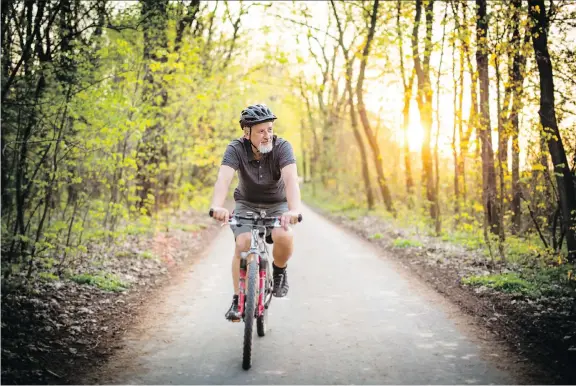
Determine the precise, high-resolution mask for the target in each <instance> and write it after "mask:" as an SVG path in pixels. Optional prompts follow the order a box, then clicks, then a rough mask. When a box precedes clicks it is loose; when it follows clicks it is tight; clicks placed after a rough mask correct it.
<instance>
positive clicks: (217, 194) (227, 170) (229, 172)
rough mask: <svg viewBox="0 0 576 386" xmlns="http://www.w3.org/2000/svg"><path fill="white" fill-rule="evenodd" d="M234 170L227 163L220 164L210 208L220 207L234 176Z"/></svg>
mask: <svg viewBox="0 0 576 386" xmlns="http://www.w3.org/2000/svg"><path fill="white" fill-rule="evenodd" d="M234 172H235V170H234V169H232V168H231V167H230V166H228V165H222V166H220V170H219V171H218V179H217V180H216V184H214V195H213V196H212V208H221V207H222V206H223V205H224V200H225V199H226V193H228V188H229V187H230V182H232V178H234Z"/></svg>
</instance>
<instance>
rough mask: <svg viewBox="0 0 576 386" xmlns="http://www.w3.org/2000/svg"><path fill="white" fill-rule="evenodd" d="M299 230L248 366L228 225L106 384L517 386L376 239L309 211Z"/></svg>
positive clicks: (150, 315) (106, 373) (169, 292)
mask: <svg viewBox="0 0 576 386" xmlns="http://www.w3.org/2000/svg"><path fill="white" fill-rule="evenodd" d="M303 214H304V222H303V223H301V224H299V225H298V226H296V227H295V233H296V237H297V239H296V251H295V254H294V256H293V258H292V260H291V261H290V263H289V279H290V293H289V295H288V297H287V298H284V299H277V298H274V299H273V300H272V304H271V308H270V316H269V327H270V329H271V330H270V331H269V332H268V334H267V336H266V337H264V338H259V337H258V336H257V335H255V337H254V340H255V343H254V354H253V361H252V368H251V369H250V370H249V371H244V370H242V368H241V358H242V333H243V324H240V323H236V324H232V323H229V322H227V321H226V320H225V319H224V313H225V311H226V310H227V308H228V306H229V303H230V300H231V293H232V289H231V288H232V283H231V278H230V275H231V274H230V260H231V254H232V250H233V240H232V237H231V231H230V230H229V229H228V228H227V227H226V228H223V229H222V233H221V234H220V235H219V236H218V237H217V238H216V240H215V242H214V243H213V245H212V246H211V247H210V249H209V250H208V251H207V252H206V256H205V257H203V258H202V259H201V260H200V261H199V262H197V263H196V264H195V265H194V266H193V267H192V268H188V269H189V272H184V273H183V275H182V276H183V277H182V279H181V280H180V282H179V283H178V285H173V286H171V287H169V288H168V289H166V290H165V291H163V292H162V293H161V295H162V296H161V298H158V299H153V300H152V301H151V304H150V306H149V308H148V311H147V317H145V318H144V321H143V322H142V323H141V324H140V325H138V326H135V328H134V329H133V330H132V331H131V332H130V333H128V334H127V336H126V338H125V342H124V343H125V345H126V346H125V348H124V349H122V350H120V352H119V353H118V354H117V355H116V357H115V358H113V359H112V360H111V361H110V364H109V365H108V366H107V367H106V368H105V369H103V370H102V371H101V374H102V375H101V376H100V378H99V379H98V382H101V383H102V382H105V383H116V384H118V383H122V384H390V383H392V384H423V383H425V384H454V383H457V384H468V383H469V384H476V383H481V384H487V383H499V384H502V383H507V384H511V383H516V382H518V380H516V379H514V377H512V376H511V375H510V374H508V373H507V372H506V371H504V370H500V369H499V368H498V367H497V363H498V362H500V361H501V360H503V358H502V356H503V355H505V354H502V353H501V352H498V350H497V349H496V348H495V347H496V346H494V345H486V344H484V346H480V344H481V343H482V342H483V341H482V340H480V339H476V338H474V335H475V334H474V332H473V330H472V329H471V328H470V326H468V324H469V323H468V322H467V320H466V319H465V318H464V317H463V316H461V315H459V313H458V312H457V311H456V310H455V309H454V307H452V306H450V305H448V304H447V303H446V302H445V301H444V300H443V299H442V298H441V297H440V296H439V295H437V294H435V293H433V292H432V291H431V290H427V289H426V288H425V287H424V286H423V285H422V284H421V283H418V282H417V281H416V279H414V278H411V275H410V274H409V273H407V272H402V271H401V270H399V268H398V266H397V265H396V263H394V262H392V261H390V260H388V259H386V257H382V252H379V251H378V250H377V249H376V248H375V247H374V246H372V245H371V244H370V243H368V242H366V241H363V240H361V239H360V238H358V237H357V236H355V235H353V234H351V233H349V232H347V231H345V230H343V229H341V228H339V227H337V226H335V225H333V224H332V223H330V222H328V221H327V220H325V219H324V218H322V217H321V216H319V215H317V214H316V213H314V212H312V211H311V210H309V209H306V210H305V211H304V212H303Z"/></svg>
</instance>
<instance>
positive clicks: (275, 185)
mask: <svg viewBox="0 0 576 386" xmlns="http://www.w3.org/2000/svg"><path fill="white" fill-rule="evenodd" d="M276 119H277V118H276V116H275V115H274V114H272V111H270V109H269V108H268V107H266V106H265V105H261V104H257V105H252V106H248V107H247V108H246V109H244V110H242V113H241V114H240V127H241V128H242V130H243V131H244V136H243V137H241V138H238V139H235V140H233V141H232V142H230V144H228V146H227V147H226V151H225V153H224V157H223V159H222V163H221V165H220V170H219V172H218V179H217V180H216V184H215V185H214V195H213V198H212V206H211V208H212V209H213V211H214V214H213V218H215V219H216V220H219V221H222V222H223V223H227V222H228V219H229V213H228V210H227V209H226V208H223V207H222V206H223V205H224V200H225V198H226V193H227V192H228V188H229V186H230V183H231V181H232V178H233V177H234V172H235V171H237V172H238V180H239V181H238V186H237V187H236V189H235V190H234V201H235V208H234V212H233V213H234V214H238V215H241V216H245V215H246V213H247V212H256V213H259V212H260V211H261V210H265V211H266V215H267V216H279V217H281V220H280V223H281V225H282V228H274V229H272V240H270V239H267V241H268V242H269V243H271V242H272V241H273V242H274V251H273V257H274V262H273V263H272V268H273V278H274V289H273V294H274V296H276V297H284V296H286V295H287V294H288V276H287V273H286V267H287V262H288V260H289V259H290V256H291V255H292V250H293V244H294V236H293V233H292V230H291V229H290V227H289V225H290V224H296V223H297V222H298V215H299V214H300V212H299V210H300V187H299V186H298V172H297V168H296V159H295V157H294V152H293V149H292V145H291V144H290V143H289V142H288V141H286V140H285V139H282V138H279V137H277V136H276V135H273V130H272V126H273V122H274V121H275V120H276ZM232 231H233V233H234V238H235V240H236V248H235V252H234V259H233V261H232V280H233V284H234V296H233V299H232V305H231V306H230V309H229V310H228V312H226V315H225V316H226V319H228V320H230V321H233V322H239V321H240V318H241V315H240V313H239V312H238V293H239V288H238V287H239V284H238V283H239V280H240V252H243V251H246V250H248V249H249V248H250V238H251V232H250V231H251V229H250V227H249V226H246V225H245V226H240V227H233V228H232Z"/></svg>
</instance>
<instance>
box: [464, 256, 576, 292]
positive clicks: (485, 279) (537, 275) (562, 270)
mask: <svg viewBox="0 0 576 386" xmlns="http://www.w3.org/2000/svg"><path fill="white" fill-rule="evenodd" d="M462 283H463V284H466V285H472V286H486V287H489V288H493V289H495V290H497V291H501V292H506V293H511V294H515V295H525V296H527V297H530V298H538V297H540V296H570V295H571V294H573V292H574V290H575V289H576V278H575V277H574V275H573V267H571V266H570V265H568V264H564V265H560V266H540V267H536V268H533V269H524V270H523V271H522V272H521V273H502V274H492V275H486V276H469V277H467V278H464V279H462Z"/></svg>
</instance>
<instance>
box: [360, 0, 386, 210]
mask: <svg viewBox="0 0 576 386" xmlns="http://www.w3.org/2000/svg"><path fill="white" fill-rule="evenodd" d="M378 3H379V1H378V0H375V1H374V6H373V8H372V15H371V19H370V28H369V30H368V36H367V38H366V45H365V46H364V51H363V52H362V59H361V61H360V73H359V75H358V82H357V83H356V95H357V97H358V112H359V115H360V120H361V122H362V126H363V127H364V133H365V134H366V137H367V138H368V144H369V145H370V148H371V149H372V157H373V161H374V166H375V167H376V176H377V178H378V186H379V187H380V193H381V194H382V199H383V200H384V205H385V206H386V209H387V210H388V211H389V212H391V213H394V206H393V205H392V197H391V196H390V190H389V189H388V185H387V183H386V177H385V176H384V170H383V168H382V161H383V158H382V153H381V152H380V145H379V144H378V138H377V136H376V135H375V134H374V132H373V131H372V128H371V127H370V122H369V121H368V114H367V113H366V106H365V105H364V97H363V94H364V90H363V89H362V86H363V84H364V74H365V72H366V65H367V63H368V55H369V54H370V44H371V43H372V40H373V38H374V31H375V29H376V18H377V15H378Z"/></svg>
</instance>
